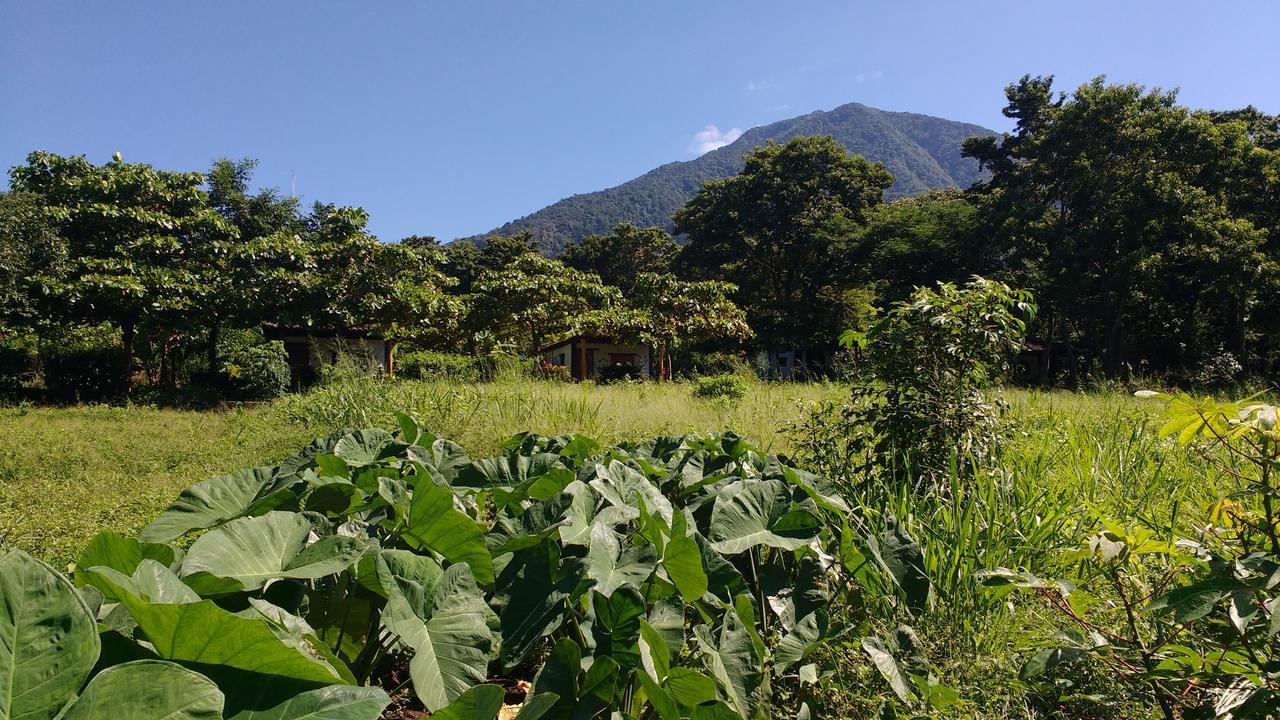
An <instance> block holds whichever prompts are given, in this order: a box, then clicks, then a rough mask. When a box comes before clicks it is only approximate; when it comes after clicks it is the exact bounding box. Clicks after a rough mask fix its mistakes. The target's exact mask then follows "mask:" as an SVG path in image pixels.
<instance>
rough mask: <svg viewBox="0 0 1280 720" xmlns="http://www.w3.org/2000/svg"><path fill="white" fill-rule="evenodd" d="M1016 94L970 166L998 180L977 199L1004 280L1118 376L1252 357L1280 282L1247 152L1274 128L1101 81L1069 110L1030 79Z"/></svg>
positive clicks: (1257, 170)
mask: <svg viewBox="0 0 1280 720" xmlns="http://www.w3.org/2000/svg"><path fill="white" fill-rule="evenodd" d="M1006 95H1007V97H1008V100H1009V103H1008V105H1007V106H1006V107H1005V109H1004V114H1005V115H1006V116H1007V117H1009V118H1011V119H1013V120H1015V121H1016V123H1017V126H1016V128H1015V130H1014V132H1013V133H1012V134H1008V135H1006V136H1004V137H1003V138H1000V139H996V138H974V139H971V140H970V141H968V142H967V143H966V145H965V153H966V155H968V156H970V157H974V158H976V159H978V160H979V161H980V162H982V164H983V165H984V166H985V167H987V168H989V169H990V170H991V173H992V175H991V179H990V180H989V181H988V182H986V183H983V184H981V185H980V186H979V188H978V190H977V191H978V193H980V194H981V195H982V196H983V199H982V203H983V205H982V207H983V212H984V214H985V215H986V216H987V217H988V218H989V219H988V224H989V226H990V227H991V229H992V231H993V233H994V237H993V240H995V241H996V242H997V243H998V244H999V245H1000V246H1001V247H1002V249H1003V251H1004V253H1003V254H1004V258H1003V262H1004V267H1005V268H1006V269H1008V270H1009V271H1012V273H1013V274H1016V275H1017V279H1018V282H1019V283H1020V284H1023V285H1026V286H1029V287H1034V288H1036V289H1037V290H1038V294H1039V297H1040V298H1041V299H1042V303H1043V305H1044V306H1045V309H1046V311H1047V312H1046V315H1048V316H1049V317H1051V318H1056V319H1058V323H1057V325H1058V327H1059V328H1060V330H1059V332H1063V333H1064V334H1067V335H1072V334H1078V335H1079V336H1080V337H1082V338H1083V339H1084V342H1085V344H1086V345H1087V346H1090V347H1093V348H1096V349H1097V350H1098V351H1099V352H1100V353H1101V354H1102V355H1103V357H1104V364H1105V369H1106V370H1107V372H1108V373H1109V374H1110V375H1113V376H1115V375H1119V374H1121V373H1122V372H1123V371H1124V369H1125V367H1126V363H1127V362H1129V361H1130V360H1131V358H1132V355H1131V353H1132V351H1134V350H1137V351H1138V353H1139V354H1140V355H1146V356H1150V355H1159V356H1161V357H1163V358H1168V359H1170V360H1173V361H1174V362H1177V361H1179V360H1183V361H1185V360H1186V358H1185V356H1182V355H1183V353H1184V352H1188V351H1189V352H1196V351H1201V352H1203V351H1204V350H1206V349H1207V348H1206V346H1207V345H1211V344H1212V343H1213V342H1214V341H1218V342H1220V343H1222V344H1223V345H1225V346H1226V348H1227V349H1229V350H1230V351H1232V352H1234V353H1237V354H1240V355H1243V354H1244V353H1245V352H1246V351H1247V345H1248V336H1249V334H1250V332H1249V328H1248V318H1250V317H1251V316H1256V315H1257V314H1258V310H1259V308H1258V307H1257V303H1258V301H1259V297H1260V293H1259V289H1260V288H1261V287H1263V286H1265V285H1267V284H1270V283H1272V282H1273V281H1274V278H1275V272H1276V263H1275V254H1274V252H1272V253H1268V252H1265V250H1266V249H1267V245H1268V231H1267V230H1266V229H1265V228H1264V227H1263V226H1260V225H1259V224H1258V221H1259V220H1261V215H1260V214H1259V213H1258V212H1257V211H1256V206H1257V205H1258V203H1257V198H1256V196H1255V195H1254V193H1255V192H1256V191H1257V189H1262V188H1265V187H1266V186H1267V183H1266V182H1265V181H1264V180H1263V177H1264V176H1265V175H1264V173H1265V172H1266V170H1265V167H1267V166H1268V165H1269V164H1270V165H1271V167H1274V160H1273V159H1271V156H1270V155H1269V153H1270V151H1267V150H1265V149H1264V148H1262V147H1259V146H1258V145H1256V144H1255V143H1254V142H1253V138H1256V137H1259V136H1263V137H1265V132H1266V128H1265V127H1260V126H1264V125H1265V124H1266V123H1259V122H1257V120H1258V119H1257V118H1256V117H1252V119H1253V120H1254V121H1255V122H1254V123H1253V124H1252V125H1251V124H1250V123H1249V122H1245V121H1242V120H1236V119H1232V117H1231V116H1228V117H1225V118H1223V117H1220V118H1219V119H1218V121H1215V119H1214V117H1212V116H1211V115H1210V114H1208V113H1203V112H1191V111H1189V110H1188V109H1187V108H1185V107H1182V106H1180V105H1178V104H1177V102H1176V95H1175V93H1172V92H1164V91H1161V90H1159V89H1154V90H1148V89H1146V88H1144V87H1142V86H1139V85H1108V84H1106V82H1105V79H1104V78H1101V77H1099V78H1097V79H1095V80H1093V81H1092V82H1089V83H1086V84H1084V85H1081V86H1080V87H1079V88H1077V89H1076V90H1075V92H1074V93H1072V94H1071V95H1070V96H1069V97H1068V96H1067V95H1066V94H1063V93H1055V92H1054V90H1053V78H1052V77H1030V76H1026V77H1023V78H1022V79H1021V80H1020V81H1019V82H1017V83H1015V84H1013V85H1010V86H1009V87H1008V88H1007V89H1006ZM1241 185H1244V186H1246V187H1247V189H1244V188H1241ZM1272 192H1274V191H1272ZM1264 222H1265V221H1264ZM1273 227H1274V226H1273ZM1271 234H1272V235H1274V229H1273V230H1271ZM1270 242H1271V243H1274V238H1273V239H1272V240H1271V241H1270ZM1138 318H1143V319H1144V320H1143V322H1142V323H1141V328H1140V329H1139V328H1137V327H1134V322H1135V321H1136V319H1138ZM1206 336H1207V337H1206ZM1180 356H1182V357H1180Z"/></svg>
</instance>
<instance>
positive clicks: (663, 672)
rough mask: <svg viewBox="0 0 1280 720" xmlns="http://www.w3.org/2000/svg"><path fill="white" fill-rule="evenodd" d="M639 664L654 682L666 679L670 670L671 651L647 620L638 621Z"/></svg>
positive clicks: (660, 634)
mask: <svg viewBox="0 0 1280 720" xmlns="http://www.w3.org/2000/svg"><path fill="white" fill-rule="evenodd" d="M640 665H641V667H642V668H644V671H645V672H646V673H648V674H649V676H650V677H651V678H653V679H654V681H655V682H663V681H665V680H666V679H667V673H669V672H670V671H671V651H670V650H668V649H667V641H666V640H664V639H663V637H662V633H659V632H658V631H657V630H655V629H654V628H653V626H652V625H650V624H649V623H648V622H646V621H644V620H641V621H640Z"/></svg>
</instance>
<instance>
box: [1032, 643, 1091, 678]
mask: <svg viewBox="0 0 1280 720" xmlns="http://www.w3.org/2000/svg"><path fill="white" fill-rule="evenodd" d="M1082 657H1084V651H1083V650H1081V649H1079V648H1070V647H1058V648H1045V649H1043V650H1041V651H1039V652H1037V653H1036V654H1035V655H1032V656H1031V658H1030V659H1029V660H1027V662H1026V663H1024V664H1023V665H1022V669H1021V670H1020V671H1019V672H1018V677H1020V678H1022V679H1023V680H1031V679H1034V678H1038V677H1040V676H1041V675H1044V674H1045V673H1047V672H1049V671H1050V670H1053V669H1054V668H1056V667H1058V666H1059V665H1065V664H1067V663H1070V662H1076V661H1077V660H1079V659H1080V658H1082Z"/></svg>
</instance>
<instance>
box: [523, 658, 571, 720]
mask: <svg viewBox="0 0 1280 720" xmlns="http://www.w3.org/2000/svg"><path fill="white" fill-rule="evenodd" d="M581 674H582V648H580V647H578V644H577V643H575V642H574V641H572V640H570V639H569V638H560V640H559V641H558V642H556V644H555V645H554V646H553V647H552V648H551V654H550V655H548V656H547V659H546V661H545V662H543V664H542V668H541V669H540V670H538V674H537V676H535V677H534V679H533V694H534V697H538V696H539V695H555V696H556V697H557V698H558V699H557V701H556V702H555V703H554V704H553V705H552V707H551V709H550V710H548V711H547V712H546V713H545V715H546V717H548V718H551V719H553V720H559V719H560V718H567V717H570V715H571V714H572V712H573V710H574V708H576V707H577V705H578V691H579V688H580V687H581V685H580V683H579V675H581Z"/></svg>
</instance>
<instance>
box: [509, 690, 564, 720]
mask: <svg viewBox="0 0 1280 720" xmlns="http://www.w3.org/2000/svg"><path fill="white" fill-rule="evenodd" d="M559 699H560V696H559V695H556V694H555V693H553V692H544V693H538V694H535V695H526V696H525V698H524V704H523V705H521V706H520V712H519V713H517V714H516V720H539V718H541V717H542V716H543V715H546V714H547V713H548V712H550V710H551V708H553V707H555V704H556V701H557V700H559Z"/></svg>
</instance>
